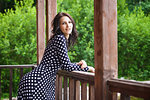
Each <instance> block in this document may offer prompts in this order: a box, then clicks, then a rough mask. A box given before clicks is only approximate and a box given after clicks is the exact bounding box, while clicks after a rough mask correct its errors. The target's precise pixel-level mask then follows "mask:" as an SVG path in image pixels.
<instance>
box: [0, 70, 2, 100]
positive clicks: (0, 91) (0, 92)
mask: <svg viewBox="0 0 150 100" xmlns="http://www.w3.org/2000/svg"><path fill="white" fill-rule="evenodd" d="M1 94H2V90H1V69H0V100H1Z"/></svg>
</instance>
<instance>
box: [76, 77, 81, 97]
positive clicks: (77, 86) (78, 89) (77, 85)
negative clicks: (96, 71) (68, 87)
mask: <svg viewBox="0 0 150 100" xmlns="http://www.w3.org/2000/svg"><path fill="white" fill-rule="evenodd" d="M75 86H76V88H75V89H76V90H75V94H76V98H75V100H80V81H79V80H77V81H76V85H75Z"/></svg>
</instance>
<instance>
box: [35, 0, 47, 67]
mask: <svg viewBox="0 0 150 100" xmlns="http://www.w3.org/2000/svg"><path fill="white" fill-rule="evenodd" d="M44 1H45V0H37V5H36V10H37V11H36V19H37V64H39V63H40V61H41V60H42V57H43V54H44V50H45V7H44V3H45V2H44Z"/></svg>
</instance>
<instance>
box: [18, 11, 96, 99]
mask: <svg viewBox="0 0 150 100" xmlns="http://www.w3.org/2000/svg"><path fill="white" fill-rule="evenodd" d="M52 26H53V30H52V33H53V36H52V38H51V39H50V40H49V42H48V45H47V47H46V49H45V52H44V55H43V58H42V60H41V63H40V64H39V65H38V67H37V68H35V69H34V70H32V71H31V72H29V73H27V74H26V75H25V76H24V77H23V78H22V80H21V81H20V84H19V90H18V100H30V99H31V100H55V80H56V73H57V71H58V70H59V69H62V70H66V71H74V70H78V71H91V72H94V68H93V67H89V66H87V64H86V62H85V61H84V60H81V61H80V62H79V63H77V64H76V63H71V62H70V60H69V57H68V54H67V48H70V46H73V44H74V43H75V41H76V39H77V30H76V27H75V22H74V20H73V19H72V17H71V16H70V15H69V14H67V13H58V14H57V15H56V16H55V18H54V20H53V22H52Z"/></svg>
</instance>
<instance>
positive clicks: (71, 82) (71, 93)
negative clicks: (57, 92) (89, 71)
mask: <svg viewBox="0 0 150 100" xmlns="http://www.w3.org/2000/svg"><path fill="white" fill-rule="evenodd" d="M74 88H75V87H74V79H72V78H69V100H75V99H74V98H75V95H74V94H75V89H74Z"/></svg>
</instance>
